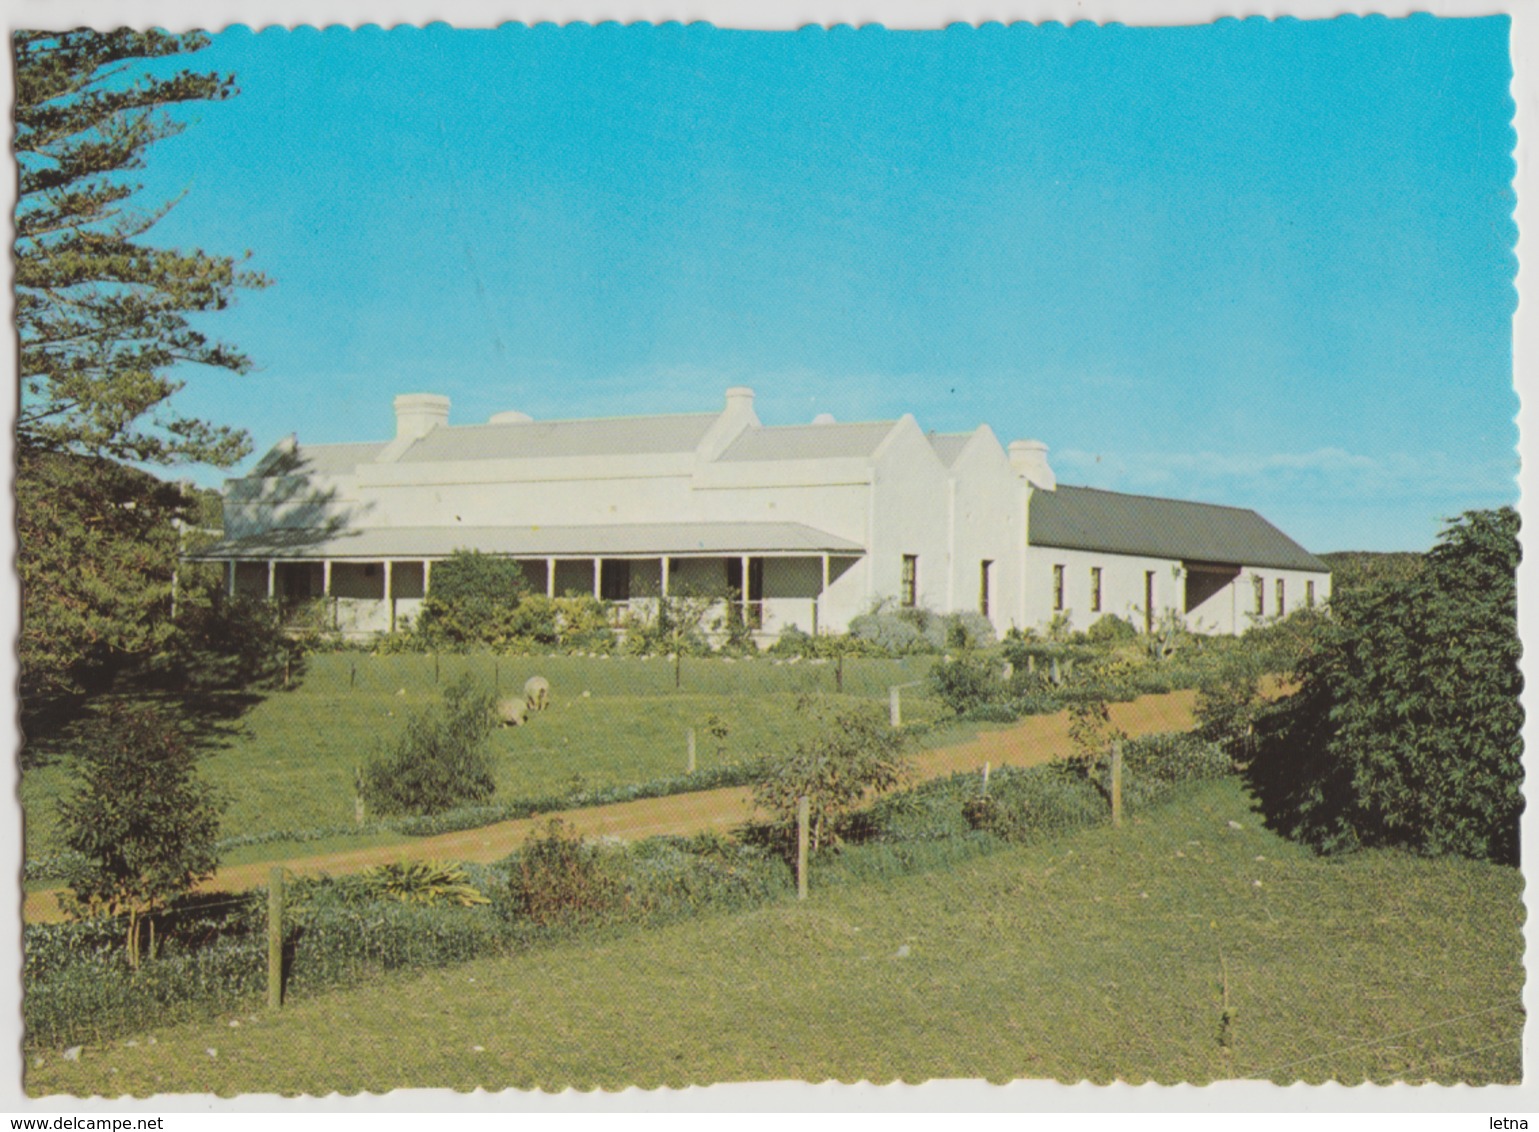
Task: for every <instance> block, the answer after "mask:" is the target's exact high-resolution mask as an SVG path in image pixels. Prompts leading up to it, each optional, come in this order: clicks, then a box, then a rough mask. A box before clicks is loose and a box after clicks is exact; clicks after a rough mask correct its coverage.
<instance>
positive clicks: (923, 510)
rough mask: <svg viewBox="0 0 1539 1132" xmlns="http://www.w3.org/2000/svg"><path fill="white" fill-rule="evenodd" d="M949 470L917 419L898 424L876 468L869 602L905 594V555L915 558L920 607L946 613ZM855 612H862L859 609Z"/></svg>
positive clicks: (878, 455) (881, 452)
mask: <svg viewBox="0 0 1539 1132" xmlns="http://www.w3.org/2000/svg"><path fill="white" fill-rule="evenodd" d="M947 481H948V476H947V475H946V469H945V466H944V465H943V464H942V463H941V462H940V459H939V458H938V457H937V456H936V455H935V449H933V448H932V447H930V442H929V441H928V440H926V439H925V435H924V433H922V432H920V431H919V426H918V425H917V424H915V423H914V419H913V418H912V417H908V416H905V417H904V418H903V419H902V420H901V421H899V422H898V425H897V427H896V428H895V429H894V432H893V434H892V435H891V436H889V437H888V438H887V440H886V441H884V442H883V446H882V448H881V449H880V450H879V451H878V453H877V457H876V461H875V466H874V468H873V469H872V488H871V497H870V533H869V535H868V536H867V538H868V541H867V543H866V545H867V546H868V547H869V548H870V554H869V555H868V559H867V566H866V574H867V577H868V579H869V581H868V582H867V586H866V592H865V598H866V602H867V604H869V603H870V602H871V601H872V600H874V599H877V598H892V599H893V600H894V601H897V600H898V599H899V598H900V596H901V588H902V579H903V557H904V555H909V554H912V555H916V556H917V557H918V559H919V562H918V595H917V596H918V603H919V604H920V605H924V606H928V607H929V608H931V609H944V608H945V607H946V600H947V596H948V595H947V583H948V576H949V571H950V568H951V563H950V560H949V553H948V551H949V549H950V547H949V540H948V532H947V529H946V515H947V502H948V497H949V489H948V486H947ZM855 612H857V613H858V612H861V611H860V610H856V611H855Z"/></svg>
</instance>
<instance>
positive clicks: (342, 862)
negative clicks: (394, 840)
mask: <svg viewBox="0 0 1539 1132" xmlns="http://www.w3.org/2000/svg"><path fill="white" fill-rule="evenodd" d="M1195 698H1196V694H1195V693H1194V692H1191V691H1180V692H1171V693H1169V694H1166V695H1161V696H1141V697H1140V698H1138V699H1137V700H1134V701H1133V702H1132V703H1126V704H1112V705H1111V717H1112V722H1113V723H1115V724H1116V725H1117V726H1118V727H1120V728H1122V729H1123V730H1124V731H1126V732H1127V733H1128V734H1129V735H1146V734H1149V733H1150V732H1153V731H1185V730H1186V729H1187V728H1189V727H1191V725H1192V703H1193V701H1194V699H1195ZM1068 753H1069V714H1068V712H1066V711H1061V712H1058V713H1057V714H1056V715H1034V716H1028V717H1027V718H1026V719H1023V720H1021V722H1019V723H1017V724H1015V725H1014V726H1012V727H1008V728H1004V729H1003V730H1000V731H989V732H985V733H984V734H981V735H979V736H977V737H976V738H974V739H972V740H970V741H968V742H966V743H961V744H959V745H957V746H955V747H941V748H939V749H937V750H933V751H923V752H921V753H920V754H919V755H918V756H917V757H916V759H915V762H916V764H917V768H918V777H919V778H921V779H924V778H939V777H941V776H943V775H947V774H954V773H956V772H957V771H959V770H980V769H982V767H983V764H984V763H991V764H992V765H994V766H996V767H998V766H1035V765H1037V764H1039V763H1045V762H1050V761H1051V760H1053V759H1056V758H1061V757H1063V756H1064V755H1066V754H1068ZM750 795H751V791H750V790H749V789H748V788H746V787H742V786H732V787H726V788H724V789H720V790H700V791H696V792H695V793H692V794H674V795H671V796H669V797H666V798H643V799H641V800H640V801H636V802H616V803H614V804H612V805H608V806H594V807H592V808H590V809H583V810H563V811H560V812H557V813H553V814H544V815H541V816H540V817H537V818H523V819H521V820H519V821H505V822H498V823H497V824H496V825H488V826H482V827H481V828H479V829H466V830H460V831H459V832H457V833H444V834H439V835H437V836H435V837H413V838H410V839H408V840H406V841H403V842H400V843H398V844H394V845H376V846H371V847H369V848H367V849H356V850H352V851H349V852H341V853H326V854H322V855H319V856H314V857H292V858H285V859H284V860H282V861H253V862H251V863H249V864H245V865H231V866H230V867H228V868H223V869H220V870H219V872H218V873H216V874H215V875H214V877H213V879H212V880H210V881H208V882H207V883H206V884H204V885H202V886H201V887H202V888H204V889H210V890H222V891H226V892H231V891H240V890H243V889H248V888H256V887H258V886H260V885H263V884H266V883H267V875H268V872H269V870H270V869H271V868H272V866H273V865H275V864H282V865H283V866H284V867H285V868H287V869H288V870H290V871H291V872H296V873H318V872H327V873H331V874H333V875H336V874H339V873H351V872H357V871H359V870H361V869H365V868H367V867H368V866H370V865H377V864H381V863H384V862H391V861H401V860H407V859H415V860H450V861H497V860H501V859H502V858H503V857H506V856H507V855H508V854H509V853H511V852H512V851H513V850H514V849H517V848H518V847H519V846H520V845H522V844H523V843H524V840H525V839H526V838H527V837H528V836H529V834H530V832H531V831H533V830H534V829H535V828H537V827H538V826H540V825H543V824H544V823H545V822H546V821H548V820H549V819H550V818H552V817H559V818H564V819H565V820H567V821H569V822H571V823H572V824H573V825H574V826H576V828H577V829H578V830H579V831H581V832H582V833H583V834H585V835H587V836H590V837H621V838H624V839H625V840H627V841H637V840H641V839H642V838H646V837H651V836H654V835H655V834H660V833H679V834H689V833H700V832H702V831H704V830H709V829H720V830H725V829H730V828H731V827H732V826H735V825H738V824H740V823H741V822H743V821H744V820H745V819H746V818H747V817H748V816H749V799H750ZM55 895H56V894H55V890H52V889H49V890H46V891H40V892H30V893H28V894H27V896H26V901H25V903H24V905H23V909H22V916H23V918H24V919H25V920H27V921H28V922H31V923H42V922H48V921H54V920H58V919H60V918H61V913H60V911H59V906H58V901H57V900H56V898H55Z"/></svg>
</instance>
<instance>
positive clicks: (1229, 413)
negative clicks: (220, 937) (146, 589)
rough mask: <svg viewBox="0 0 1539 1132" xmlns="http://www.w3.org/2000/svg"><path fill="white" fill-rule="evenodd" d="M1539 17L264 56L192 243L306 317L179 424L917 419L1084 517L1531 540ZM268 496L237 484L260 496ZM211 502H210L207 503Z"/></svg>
mask: <svg viewBox="0 0 1539 1132" xmlns="http://www.w3.org/2000/svg"><path fill="white" fill-rule="evenodd" d="M1507 33H1508V21H1507V19H1506V18H1505V17H1493V18H1483V19H1443V20H1438V19H1433V18H1430V17H1413V18H1410V19H1394V20H1389V19H1382V18H1371V19H1366V20H1364V19H1357V18H1345V19H1339V20H1330V21H1318V22H1299V21H1293V20H1286V21H1280V22H1276V23H1270V22H1266V21H1262V20H1248V21H1244V22H1236V21H1232V20H1230V21H1224V22H1221V23H1218V24H1215V25H1211V26H1204V27H1193V28H1127V27H1119V26H1110V27H1097V26H1094V25H1088V24H1082V25H1075V26H1073V27H1069V28H1065V27H1062V26H1058V25H1046V26H1042V27H1032V26H1028V25H1016V26H1012V27H1008V28H1006V27H1001V26H999V25H992V26H986V27H984V28H982V29H973V28H969V27H958V28H954V29H951V30H948V31H944V32H886V31H883V30H881V29H879V28H872V29H862V30H853V29H849V28H840V29H835V30H833V31H822V30H808V31H802V32H794V33H764V32H733V31H724V30H719V29H715V28H712V27H709V26H707V25H703V24H695V25H689V26H680V25H664V26H661V27H649V26H633V27H621V26H618V25H600V26H598V27H589V26H581V25H580V26H572V27H566V28H557V27H554V26H550V25H541V26H538V27H535V28H532V29H531V28H526V27H523V26H507V27H504V28H501V29H498V30H495V31H468V32H467V31H453V30H451V29H449V28H447V27H444V26H433V27H429V28H426V29H411V28H405V29H397V30H391V31H384V30H380V29H377V28H374V29H364V30H362V31H357V32H350V31H346V30H342V29H334V30H327V31H324V32H322V31H315V30H300V31H295V32H289V31H283V30H270V31H264V32H262V33H260V34H256V33H253V32H250V31H248V30H245V29H241V28H235V29H232V30H229V31H226V32H222V33H220V34H218V35H217V36H215V40H214V44H213V46H212V47H210V48H209V49H208V50H206V51H205V52H202V53H201V54H200V55H198V56H195V57H193V60H192V62H193V63H194V64H195V65H197V66H198V67H200V68H202V69H219V70H231V71H234V72H235V73H236V74H237V76H238V81H239V84H240V86H241V90H242V93H241V94H240V95H239V96H238V97H237V98H235V99H233V100H231V101H229V102H227V103H223V104H218V105H210V106H199V107H195V108H190V109H189V110H188V111H187V112H186V113H185V114H184V115H183V116H184V117H186V118H187V119H188V120H189V122H190V125H189V128H188V129H187V131H186V132H185V133H183V134H182V135H181V136H179V137H177V138H174V139H172V140H170V141H167V142H163V143H161V144H160V145H158V146H156V147H155V148H154V149H153V150H152V151H151V152H150V163H149V167H148V168H147V169H146V170H145V171H144V180H145V182H146V185H147V188H148V193H149V195H150V197H151V198H152V199H153V198H154V197H156V196H157V195H160V196H164V195H169V194H175V193H179V192H182V191H184V190H185V194H186V195H185V196H184V197H183V199H182V200H181V202H180V204H179V205H178V206H177V207H176V209H175V210H174V211H173V212H172V213H171V214H170V215H169V216H168V217H167V218H166V219H165V220H164V221H162V223H161V225H160V226H159V228H158V229H157V230H156V239H157V240H158V241H160V242H162V243H168V244H175V245H183V246H199V247H203V248H205V249H207V250H210V251H218V252H238V251H240V250H242V249H247V248H249V249H251V251H252V253H253V255H252V261H251V262H252V265H253V266H255V267H256V268H258V269H260V270H262V271H264V272H266V273H267V274H268V275H270V276H271V277H272V278H273V280H274V285H273V286H272V287H271V288H269V289H268V290H266V291H263V292H260V293H246V294H244V295H243V296H242V297H241V300H240V302H239V303H238V305H237V306H236V307H235V308H233V309H232V310H229V311H225V312H222V313H220V314H218V315H215V316H209V317H208V319H207V321H206V323H205V325H206V327H207V329H209V330H211V331H213V332H215V333H217V334H218V335H219V336H220V337H223V338H225V339H227V340H229V341H232V342H234V343H237V344H238V345H239V346H240V347H242V348H243V349H244V350H246V351H247V352H248V353H249V354H250V355H251V356H252V357H253V359H254V360H255V361H256V362H257V364H258V367H259V368H258V370H257V372H255V373H253V374H251V375H249V376H247V377H244V378H237V379H232V378H229V377H227V376H225V375H223V374H219V373H194V372H189V373H188V374H187V375H186V376H187V377H188V379H189V384H188V387H187V389H186V390H185V391H184V393H183V394H182V395H181V396H180V398H179V405H180V407H181V409H182V410H183V411H185V412H188V413H192V414H196V415H203V416H207V417H210V418H213V419H216V420H219V421H222V422H226V423H232V424H236V425H239V426H241V427H244V428H246V429H248V430H249V431H250V432H251V434H252V437H253V440H254V441H255V444H256V448H257V452H258V454H260V452H261V451H262V450H265V448H266V447H267V446H269V445H270V444H271V443H273V442H274V441H275V440H277V439H278V438H280V437H281V436H284V435H286V434H288V433H290V432H297V433H298V434H299V436H300V438H301V440H302V441H310V442H330V441H345V440H367V439H382V438H384V437H386V436H388V435H390V434H391V433H392V432H393V428H394V425H393V418H392V416H391V409H390V399H391V397H392V396H394V395H395V394H397V393H402V392H440V393H445V394H448V395H449V396H450V397H451V398H452V399H453V404H454V408H453V417H452V419H453V420H454V421H455V422H457V423H469V422H475V421H482V420H485V419H486V417H487V416H488V415H490V414H491V413H493V412H495V411H498V410H502V409H521V410H524V411H526V412H529V413H532V414H533V415H535V416H536V417H543V418H550V417H566V416H588V415H610V414H632V413H653V412H690V411H700V410H703V409H714V408H717V407H719V405H720V404H721V396H722V391H723V390H724V389H725V388H726V387H727V386H729V385H735V384H749V385H752V386H754V388H755V389H756V390H757V392H758V409H759V414H760V416H761V418H762V419H764V420H765V421H766V423H772V424H779V423H793V422H801V421H806V420H809V419H811V417H812V416H813V415H814V414H815V413H817V412H820V411H829V412H832V413H834V414H835V416H837V417H838V418H839V419H841V420H857V419H871V418H878V417H890V416H896V415H898V414H900V413H903V412H912V413H914V414H915V416H916V417H917V419H918V421H919V423H920V425H921V426H922V427H924V428H927V429H930V428H933V429H938V430H943V431H948V430H959V429H968V428H972V427H974V426H976V425H977V424H978V423H979V422H980V421H983V422H987V423H988V424H989V425H990V426H991V427H992V428H993V429H994V431H995V432H996V433H998V434H999V436H1000V438H1001V440H1003V441H1009V440H1011V439H1014V438H1018V437H1026V436H1030V437H1035V438H1038V439H1041V440H1043V441H1046V442H1047V443H1048V444H1049V445H1050V447H1051V456H1050V459H1051V461H1052V463H1053V466H1054V468H1055V470H1056V471H1057V473H1058V476H1059V478H1060V480H1062V481H1064V482H1069V483H1086V484H1091V485H1094V486H1099V487H1106V488H1113V489H1117V490H1125V491H1136V492H1147V493H1151V494H1163V495H1172V496H1178V497H1184V498H1195V499H1204V500H1209V501H1213V502H1221V503H1230V504H1235V505H1239V506H1246V507H1254V508H1256V509H1258V510H1260V511H1261V512H1262V513H1263V514H1265V515H1266V516H1267V517H1268V518H1270V519H1271V520H1272V521H1273V522H1275V523H1276V524H1278V525H1279V526H1281V527H1282V528H1283V529H1284V530H1286V531H1288V532H1289V533H1290V534H1292V535H1293V536H1294V537H1295V538H1297V539H1298V540H1299V541H1301V542H1303V543H1304V544H1305V545H1306V546H1308V547H1309V548H1310V549H1312V550H1316V551H1327V550H1337V549H1349V548H1364V549H1420V548H1424V547H1426V546H1427V545H1429V544H1430V543H1431V541H1432V539H1433V537H1434V536H1435V534H1436V532H1437V531H1438V529H1439V528H1440V526H1441V522H1440V520H1441V519H1442V518H1443V517H1444V516H1448V515H1452V514H1456V513H1458V512H1460V511H1463V510H1466V509H1469V508H1473V507H1489V506H1495V505H1499V504H1501V503H1507V502H1513V501H1515V498H1516V486H1515V480H1514V476H1515V475H1516V472H1517V456H1516V452H1515V445H1516V443H1517V430H1516V427H1515V425H1514V423H1513V416H1514V414H1515V412H1516V410H1517V398H1516V396H1515V394H1514V393H1513V391H1512V384H1511V371H1512V354H1511V318H1512V312H1513V309H1514V307H1515V304H1516V292H1515V291H1514V290H1513V277H1514V274H1515V271H1516V260H1515V258H1514V257H1513V254H1512V246H1513V242H1514V240H1515V238H1516V228H1515V226H1514V224H1513V222H1512V218H1511V213H1512V208H1513V203H1514V202H1513V194H1512V189H1511V184H1510V182H1511V178H1512V175H1513V170H1514V166H1513V162H1512V158H1511V151H1512V148H1513V145H1514V140H1515V139H1514V135H1513V133H1512V130H1511V127H1510V120H1511V115H1512V103H1511V101H1510V98H1509V94H1508V84H1509V82H1510V81H1511V69H1510V64H1509V62H1508V52H1507ZM248 464H249V461H248ZM198 478H199V479H200V480H202V481H203V482H210V483H212V482H217V481H218V479H219V478H220V473H217V472H213V471H208V470H205V471H201V472H199V473H198Z"/></svg>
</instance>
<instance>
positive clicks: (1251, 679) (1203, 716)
mask: <svg viewBox="0 0 1539 1132" xmlns="http://www.w3.org/2000/svg"><path fill="white" fill-rule="evenodd" d="M1261 676H1262V664H1261V663H1260V658H1259V657H1258V655H1257V654H1256V653H1254V652H1240V653H1235V654H1233V655H1231V656H1228V657H1225V658H1224V660H1223V662H1221V663H1220V664H1219V665H1217V666H1216V667H1215V668H1214V669H1213V670H1212V671H1210V672H1208V673H1206V674H1204V675H1203V677H1202V679H1201V681H1200V682H1199V683H1198V685H1197V702H1196V704H1195V706H1194V707H1193V709H1192V714H1193V716H1194V717H1195V719H1196V721H1197V732H1198V734H1200V735H1201V736H1202V737H1203V738H1204V739H1207V740H1209V741H1210V742H1213V743H1217V744H1218V745H1219V746H1220V747H1222V748H1223V749H1224V750H1225V751H1227V752H1229V754H1230V756H1231V757H1232V758H1234V759H1235V760H1237V761H1241V762H1246V761H1249V759H1250V757H1251V754H1252V751H1253V743H1252V740H1253V738H1254V735H1255V725H1256V720H1257V718H1258V717H1259V715H1260V713H1261V710H1262V708H1263V707H1264V706H1265V702H1266V701H1265V700H1264V699H1263V698H1262V696H1261Z"/></svg>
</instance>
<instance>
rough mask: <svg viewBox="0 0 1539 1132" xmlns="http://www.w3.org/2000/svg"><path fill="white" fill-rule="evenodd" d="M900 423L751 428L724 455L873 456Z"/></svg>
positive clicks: (745, 457) (775, 457) (728, 457)
mask: <svg viewBox="0 0 1539 1132" xmlns="http://www.w3.org/2000/svg"><path fill="white" fill-rule="evenodd" d="M897 423H898V422H897V421H862V422H859V423H856V424H817V425H774V426H771V427H768V428H750V429H747V430H745V431H744V432H743V433H742V434H741V435H739V436H738V438H737V439H736V440H734V441H733V442H732V443H731V444H729V445H728V446H727V450H726V451H725V452H723V453H722V454H721V459H722V460H820V459H826V458H828V457H832V456H870V455H871V454H872V453H873V452H875V451H876V449H877V447H878V446H879V445H880V444H881V443H882V441H883V440H886V439H887V434H888V433H890V432H891V431H892V429H893V426H894V425H895V424H897Z"/></svg>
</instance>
